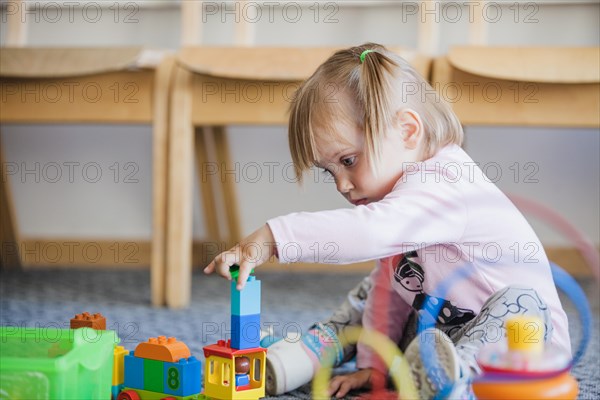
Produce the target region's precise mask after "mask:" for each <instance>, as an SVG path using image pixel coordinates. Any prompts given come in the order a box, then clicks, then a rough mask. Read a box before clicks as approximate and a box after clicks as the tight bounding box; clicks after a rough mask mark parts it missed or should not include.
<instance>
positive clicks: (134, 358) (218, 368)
mask: <svg viewBox="0 0 600 400" xmlns="http://www.w3.org/2000/svg"><path fill="white" fill-rule="evenodd" d="M235 284H236V283H235V280H234V281H232V283H231V329H232V334H231V336H232V337H231V339H230V340H227V341H225V340H219V341H218V342H217V343H215V344H211V345H209V346H206V347H204V356H205V359H206V361H205V366H204V388H202V387H201V386H202V385H201V372H202V371H201V363H200V361H199V360H198V359H197V358H196V357H194V356H193V355H192V354H191V352H190V350H189V348H188V346H187V345H186V344H185V343H183V342H181V341H178V340H177V339H175V338H173V337H168V338H167V337H165V336H159V337H157V338H150V339H148V341H146V342H143V343H140V344H138V345H137V347H136V348H135V350H134V351H131V352H128V351H127V350H126V349H125V348H124V347H122V346H115V348H114V359H113V376H112V388H111V398H112V399H113V400H192V399H193V400H203V399H223V400H225V399H232V400H237V399H239V400H250V399H259V398H261V397H264V396H265V366H266V352H267V350H266V349H264V348H262V347H260V294H261V282H260V281H259V280H257V279H256V278H255V277H254V276H250V277H249V278H248V282H247V283H246V287H245V288H244V290H242V291H238V290H237V289H236V287H235ZM81 327H90V328H94V329H98V330H105V329H106V319H105V318H104V317H103V316H102V315H101V314H89V313H83V314H78V315H76V316H75V318H73V319H72V320H71V329H76V328H81ZM202 389H204V390H202Z"/></svg>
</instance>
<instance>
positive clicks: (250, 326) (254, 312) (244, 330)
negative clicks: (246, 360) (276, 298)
mask: <svg viewBox="0 0 600 400" xmlns="http://www.w3.org/2000/svg"><path fill="white" fill-rule="evenodd" d="M231 347H232V348H234V349H239V350H245V349H253V348H256V347H260V281H259V280H257V279H256V277H254V276H253V275H250V276H249V277H248V281H247V282H246V286H245V287H244V289H243V290H241V291H240V290H237V289H236V282H235V280H233V281H231Z"/></svg>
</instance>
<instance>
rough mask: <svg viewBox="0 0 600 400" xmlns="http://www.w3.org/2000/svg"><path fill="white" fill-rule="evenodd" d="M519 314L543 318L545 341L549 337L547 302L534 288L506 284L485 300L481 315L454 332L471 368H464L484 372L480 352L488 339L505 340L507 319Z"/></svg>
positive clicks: (549, 324)
mask: <svg viewBox="0 0 600 400" xmlns="http://www.w3.org/2000/svg"><path fill="white" fill-rule="evenodd" d="M517 315H530V316H535V317H538V318H540V319H541V320H542V321H544V325H545V333H544V341H546V342H547V341H548V340H550V338H551V337H552V322H551V319H550V311H549V310H548V306H547V305H546V303H544V301H543V300H542V299H541V298H540V296H538V294H537V292H536V291H535V290H533V289H531V288H526V287H518V286H507V287H505V288H504V289H502V290H500V291H498V292H496V293H494V294H493V295H492V296H491V297H490V298H489V299H488V300H487V301H486V302H485V303H484V305H483V307H482V308H481V311H480V312H479V315H477V316H476V317H475V318H473V319H472V320H471V321H469V322H468V323H467V324H465V326H463V327H462V328H461V329H460V330H458V331H457V332H456V333H454V334H453V335H451V338H452V340H453V341H454V343H455V345H456V349H457V352H458V355H459V357H460V358H461V360H462V361H463V364H464V366H466V367H467V368H468V369H469V370H470V371H465V372H471V373H475V374H479V373H481V370H480V368H479V366H478V365H477V362H476V356H477V354H478V353H479V351H480V350H481V348H482V347H483V346H484V345H485V344H486V343H496V342H498V341H500V340H504V337H505V336H506V327H505V323H506V321H507V320H508V319H510V318H511V317H514V316H517Z"/></svg>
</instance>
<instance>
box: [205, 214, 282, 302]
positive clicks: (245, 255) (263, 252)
mask: <svg viewBox="0 0 600 400" xmlns="http://www.w3.org/2000/svg"><path fill="white" fill-rule="evenodd" d="M274 255H276V247H275V239H274V238H273V233H272V232H271V229H270V228H269V226H268V225H267V224H265V225H263V226H262V227H260V228H259V229H257V230H256V231H255V232H254V233H252V234H251V235H250V236H248V237H246V238H245V239H243V240H242V241H241V242H240V243H238V244H236V245H235V246H233V247H232V248H231V249H229V250H227V251H224V252H223V253H221V254H219V255H218V256H216V257H215V259H214V260H212V261H211V263H210V264H208V266H207V267H206V268H204V273H205V274H212V273H213V272H215V271H216V272H217V273H218V274H219V275H221V276H223V277H225V278H227V279H229V280H231V274H230V273H229V267H231V266H232V265H233V264H238V265H239V266H240V275H239V277H238V281H237V289H238V290H242V289H243V288H244V286H245V285H246V281H247V280H248V276H249V275H250V271H252V269H253V268H255V267H258V266H259V265H261V264H263V263H264V262H265V261H267V260H268V259H269V258H271V256H274Z"/></svg>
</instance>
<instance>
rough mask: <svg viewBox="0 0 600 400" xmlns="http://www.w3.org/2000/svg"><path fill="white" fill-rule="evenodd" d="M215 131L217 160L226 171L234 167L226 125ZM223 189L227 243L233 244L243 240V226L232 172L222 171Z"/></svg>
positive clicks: (214, 129) (216, 128) (218, 127)
mask: <svg viewBox="0 0 600 400" xmlns="http://www.w3.org/2000/svg"><path fill="white" fill-rule="evenodd" d="M213 133H214V139H215V148H216V153H217V160H218V161H219V166H220V169H221V171H224V170H225V169H227V170H233V169H234V168H233V163H232V161H231V155H230V153H229V146H228V144H227V136H226V132H225V127H223V126H215V127H213ZM221 190H222V193H223V202H224V206H225V213H226V215H227V227H228V229H229V237H228V240H227V244H228V246H233V245H235V244H236V243H238V242H239V241H240V240H241V228H240V217H239V208H238V202H237V196H236V190H235V179H234V178H232V177H231V175H230V174H223V173H221Z"/></svg>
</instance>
